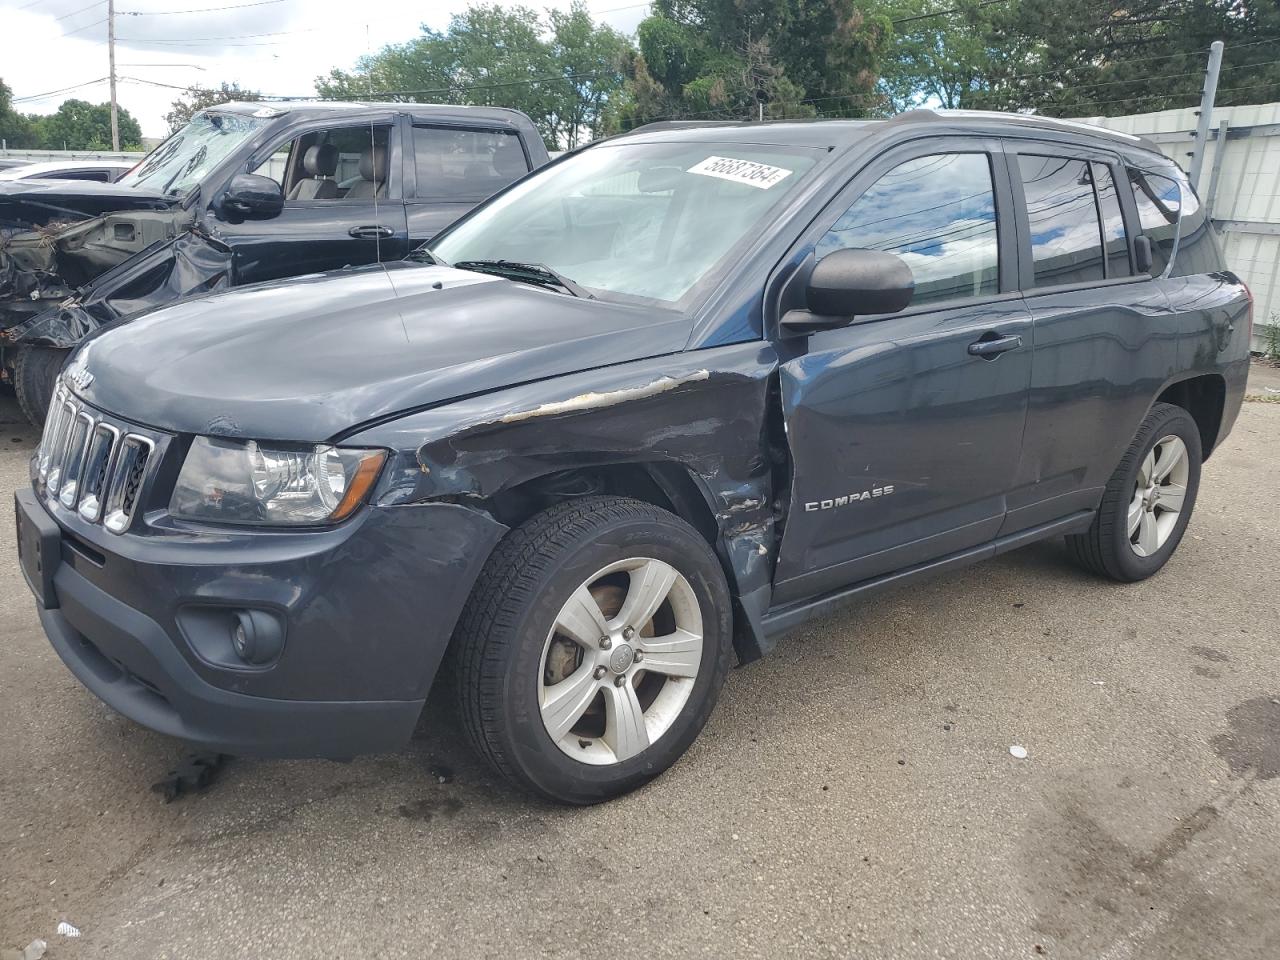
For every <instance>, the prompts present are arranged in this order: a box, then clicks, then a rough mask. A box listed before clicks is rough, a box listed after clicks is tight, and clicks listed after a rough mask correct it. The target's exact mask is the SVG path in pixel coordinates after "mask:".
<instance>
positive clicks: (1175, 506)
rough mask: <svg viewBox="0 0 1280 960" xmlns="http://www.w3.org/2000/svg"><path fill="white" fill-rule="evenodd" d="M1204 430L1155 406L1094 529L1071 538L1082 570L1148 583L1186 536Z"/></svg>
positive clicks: (1177, 410) (1181, 414)
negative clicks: (1201, 432) (1149, 578)
mask: <svg viewBox="0 0 1280 960" xmlns="http://www.w3.org/2000/svg"><path fill="white" fill-rule="evenodd" d="M1200 459H1201V449H1200V430H1199V428H1198V427H1197V426H1196V423H1195V421H1194V420H1193V419H1191V415H1190V414H1189V413H1187V412H1186V411H1185V410H1183V409H1182V408H1181V407H1175V406H1173V405H1172V404H1168V403H1157V404H1156V405H1155V406H1154V407H1152V408H1151V412H1150V413H1148V414H1147V416H1146V419H1145V420H1143V421H1142V425H1141V426H1140V427H1139V428H1138V435H1137V436H1136V437H1134V440H1133V443H1132V444H1131V445H1130V446H1129V450H1128V451H1127V452H1126V453H1125V455H1124V458H1123V459H1122V460H1121V461H1120V466H1118V467H1116V472H1115V473H1113V474H1112V475H1111V479H1110V480H1109V481H1108V482H1107V487H1106V492H1105V493H1103V495H1102V503H1101V504H1100V505H1099V506H1098V512H1097V514H1096V515H1095V516H1094V518H1093V524H1092V525H1091V526H1090V527H1089V529H1088V531H1087V532H1085V533H1081V534H1073V535H1071V536H1068V537H1067V549H1068V550H1069V551H1070V553H1071V555H1072V557H1073V559H1074V560H1075V561H1076V563H1078V564H1079V565H1080V566H1082V567H1084V568H1085V569H1086V570H1089V571H1092V572H1093V573H1096V574H1099V575H1100V576H1104V577H1110V578H1111V579H1112V580H1119V581H1121V582H1122V583H1131V582H1133V581H1135V580H1144V579H1146V578H1147V577H1149V576H1151V575H1152V574H1153V573H1155V572H1156V571H1157V570H1159V569H1160V568H1161V567H1163V566H1164V565H1165V563H1166V561H1168V559H1169V557H1170V556H1172V555H1173V551H1174V550H1175V549H1177V546H1178V542H1179V541H1180V540H1181V539H1182V534H1183V531H1185V530H1186V529H1187V522H1188V521H1189V520H1190V519H1191V510H1192V508H1193V507H1194V506H1195V503H1196V491H1197V490H1199V488H1200Z"/></svg>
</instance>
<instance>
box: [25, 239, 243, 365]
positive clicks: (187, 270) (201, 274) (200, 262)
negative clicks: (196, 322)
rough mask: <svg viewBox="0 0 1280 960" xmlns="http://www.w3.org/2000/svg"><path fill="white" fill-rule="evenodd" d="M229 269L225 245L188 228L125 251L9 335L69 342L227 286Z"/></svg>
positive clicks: (65, 344)
mask: <svg viewBox="0 0 1280 960" xmlns="http://www.w3.org/2000/svg"><path fill="white" fill-rule="evenodd" d="M231 269H232V267H231V248H230V247H228V246H227V245H226V244H224V243H222V242H221V241H219V240H215V239H214V238H212V237H209V236H207V235H206V234H204V233H202V232H201V231H199V230H197V229H190V230H187V231H185V232H184V233H181V234H179V235H178V236H177V237H174V238H173V239H172V240H161V241H160V242H158V243H154V244H152V246H151V247H149V248H148V249H147V250H145V251H144V252H143V253H142V254H140V255H138V256H130V257H129V258H128V259H126V260H124V261H123V262H121V263H119V264H118V265H116V266H115V267H113V268H111V269H109V270H107V271H106V272H105V273H103V274H102V275H101V276H99V277H97V278H96V279H95V280H93V281H91V282H90V283H89V284H87V285H86V286H84V287H83V288H81V290H80V291H79V293H77V294H76V295H74V296H73V297H71V298H69V299H67V300H64V301H63V302H62V303H61V304H59V305H58V306H57V307H53V308H51V309H49V310H46V311H44V312H43V313H41V314H38V315H37V316H35V317H32V318H31V319H30V320H27V321H25V322H22V323H19V324H17V325H16V326H14V327H12V328H11V329H10V330H9V332H8V336H9V339H10V340H11V341H13V342H15V343H39V344H45V345H49V346H56V347H73V346H75V345H76V344H77V343H79V342H80V341H81V340H82V339H84V337H85V336H87V335H88V334H89V333H90V332H92V331H93V330H95V329H97V328H98V327H100V326H103V325H104V324H107V323H111V322H113V321H116V320H120V319H124V318H130V317H135V316H138V315H139V314H142V313H145V312H146V311H149V310H153V309H155V308H156V307H162V306H165V305H166V304H170V303H175V302H177V301H178V300H182V299H186V298H189V297H193V296H197V295H199V294H203V293H209V292H211V291H214V290H220V289H222V288H224V287H227V286H230V285H231V282H232V279H231Z"/></svg>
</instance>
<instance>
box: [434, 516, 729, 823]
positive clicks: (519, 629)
mask: <svg viewBox="0 0 1280 960" xmlns="http://www.w3.org/2000/svg"><path fill="white" fill-rule="evenodd" d="M729 610H730V606H729V595H728V589H727V587H726V585H725V579H724V573H723V571H722V570H721V568H720V564H719V562H718V561H717V559H716V556H715V554H714V553H713V552H712V550H711V548H710V546H709V545H708V544H707V542H706V541H705V540H704V539H703V538H702V537H701V536H699V535H698V533H697V531H695V530H694V529H693V528H692V527H690V526H689V525H688V524H687V523H685V522H684V521H683V520H681V519H680V518H679V517H676V516H674V515H672V514H671V513H668V512H667V511H665V510H662V509H660V508H658V507H655V506H652V505H651V504H647V503H642V502H640V501H636V500H629V499H623V498H620V497H584V498H581V499H577V500H573V501H569V502H566V503H562V504H558V505H556V506H553V507H551V508H549V509H547V510H545V511H543V512H542V513H540V514H537V515H536V516H534V517H533V518H532V519H530V520H529V521H527V522H526V523H524V524H522V525H521V526H520V527H518V528H517V529H515V530H513V531H512V532H511V533H510V534H508V536H507V537H506V539H504V540H503V542H502V543H501V544H499V546H498V548H497V549H496V550H495V551H494V554H493V556H492V557H490V559H489V562H488V563H487V564H486V566H485V569H484V572H483V573H482V574H481V577H480V580H479V582H478V583H477V586H476V589H475V591H474V592H473V593H472V596H471V598H470V600H469V601H468V604H467V609H466V611H465V612H464V614H463V617H462V620H461V622H460V623H459V629H458V633H457V635H456V637H455V639H454V644H455V645H456V649H455V651H454V658H455V664H454V666H455V673H454V680H455V684H456V692H457V696H458V703H459V708H460V712H461V714H462V719H463V723H464V725H465V727H466V729H467V732H468V734H469V735H470V738H471V740H472V742H473V744H474V745H475V746H476V748H477V750H478V751H479V752H480V754H481V755H483V756H484V757H485V758H486V759H488V760H489V761H490V763H491V764H492V765H493V766H494V767H495V768H496V769H497V770H498V771H499V772H500V773H501V774H503V775H504V776H505V777H507V778H508V779H509V780H511V781H512V782H514V783H516V784H517V785H519V786H522V787H525V788H526V789H529V790H532V791H533V792H535V793H538V794H541V795H542V796H544V797H548V798H550V799H553V800H558V801H561V802H564V803H573V804H590V803H598V802H600V801H602V800H607V799H609V798H610V797H614V796H617V795H618V794H621V793H625V792H627V791H629V790H633V789H635V788H636V787H638V786H640V785H641V784H643V783H645V782H647V781H648V780H650V779H652V778H653V777H656V776H657V775H658V774H660V773H662V772H663V771H664V770H666V769H667V767H669V766H671V764H673V763H674V762H675V761H676V760H677V759H678V758H679V757H680V755H681V754H683V753H684V752H685V750H686V749H687V748H688V747H689V745H690V744H691V743H692V742H693V740H694V738H695V737H696V736H697V735H698V732H699V731H700V730H701V729H702V726H703V724H705V723H706V720H707V717H708V716H709V715H710V713H711V710H712V707H713V706H714V705H715V701H716V698H717V695H718V694H719V691H720V687H721V685H722V684H723V683H724V679H725V676H726V674H727V672H728V668H729V654H730V649H731V629H730V626H731V624H730V613H729Z"/></svg>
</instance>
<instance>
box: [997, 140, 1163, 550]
mask: <svg viewBox="0 0 1280 960" xmlns="http://www.w3.org/2000/svg"><path fill="white" fill-rule="evenodd" d="M1006 150H1007V152H1008V157H1009V170H1010V174H1011V179H1012V188H1013V192H1014V196H1015V197H1016V199H1017V211H1018V228H1019V229H1018V232H1019V260H1020V274H1019V276H1020V283H1021V286H1022V288H1023V293H1024V296H1025V298H1026V304H1027V307H1028V308H1029V309H1030V311H1031V315H1032V318H1033V337H1034V342H1035V350H1034V359H1033V364H1032V373H1031V393H1030V404H1029V406H1028V411H1027V429H1026V437H1025V440H1024V441H1023V445H1022V459H1021V463H1020V464H1019V467H1018V481H1017V484H1016V487H1015V489H1014V490H1013V491H1012V492H1011V493H1010V497H1009V516H1008V519H1007V520H1006V522H1005V526H1004V528H1003V530H1002V531H1001V532H1002V533H1013V532H1016V531H1018V530H1022V529H1026V528H1028V527H1032V526H1036V525H1038V524H1040V523H1045V522H1048V521H1051V520H1055V519H1058V518H1060V517H1064V516H1066V515H1068V514H1070V513H1073V512H1075V511H1077V510H1085V509H1092V508H1093V507H1094V506H1096V504H1097V500H1098V497H1099V495H1100V494H1101V491H1102V488H1103V487H1104V485H1105V484H1106V482H1107V478H1108V477H1110V475H1111V473H1112V471H1113V470H1114V469H1115V467H1116V464H1117V463H1119V461H1120V457H1121V456H1122V455H1123V452H1124V449H1125V447H1127V446H1128V444H1129V442H1130V441H1131V440H1132V439H1133V434H1134V431H1135V430H1136V427H1137V424H1138V422H1139V421H1140V420H1141V419H1142V417H1143V416H1144V415H1145V413H1146V410H1147V407H1148V406H1149V405H1150V403H1151V398H1152V397H1153V396H1155V395H1156V394H1157V393H1159V391H1160V387H1161V385H1162V384H1163V383H1164V382H1165V380H1166V379H1167V378H1168V377H1169V376H1170V375H1171V374H1172V373H1173V370H1174V368H1175V364H1176V363H1177V332H1176V330H1174V329H1172V328H1171V327H1170V311H1169V308H1168V300H1167V298H1166V296H1165V294H1164V292H1163V290H1162V289H1161V288H1160V285H1159V284H1157V283H1153V282H1152V278H1151V276H1150V274H1149V273H1139V272H1138V271H1137V270H1136V266H1135V262H1134V249H1133V238H1134V236H1135V234H1136V231H1135V229H1134V218H1135V215H1136V214H1135V207H1134V200H1133V195H1132V192H1131V191H1130V188H1129V183H1128V173H1127V171H1126V168H1125V167H1124V165H1123V164H1122V163H1121V162H1120V159H1119V158H1118V157H1117V156H1114V155H1111V154H1108V153H1106V152H1102V151H1096V150H1090V149H1088V148H1082V147H1080V146H1079V145H1077V144H1066V143H1057V142H1051V141H1045V142H1039V141H1026V142H1021V141H1012V140H1011V141H1006Z"/></svg>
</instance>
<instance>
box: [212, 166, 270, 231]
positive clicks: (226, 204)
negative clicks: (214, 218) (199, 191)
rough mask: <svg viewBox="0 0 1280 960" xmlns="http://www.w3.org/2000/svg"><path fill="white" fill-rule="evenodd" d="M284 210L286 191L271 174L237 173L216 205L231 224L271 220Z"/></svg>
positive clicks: (214, 209) (222, 218)
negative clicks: (269, 175) (265, 175)
mask: <svg viewBox="0 0 1280 960" xmlns="http://www.w3.org/2000/svg"><path fill="white" fill-rule="evenodd" d="M283 209H284V191H283V190H281V189H280V184H278V183H276V182H275V181H274V180H272V179H271V178H270V177H264V176H261V175H259V174H256V173H237V174H236V175H235V176H234V177H232V178H231V183H229V184H228V185H227V189H226V190H224V191H223V193H222V196H221V197H219V198H218V200H217V203H216V204H215V205H214V208H213V212H214V213H216V214H217V215H218V218H219V219H220V220H225V221H226V222H227V223H241V222H243V221H245V220H270V219H271V218H272V217H278V216H280V211H281V210H283Z"/></svg>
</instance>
